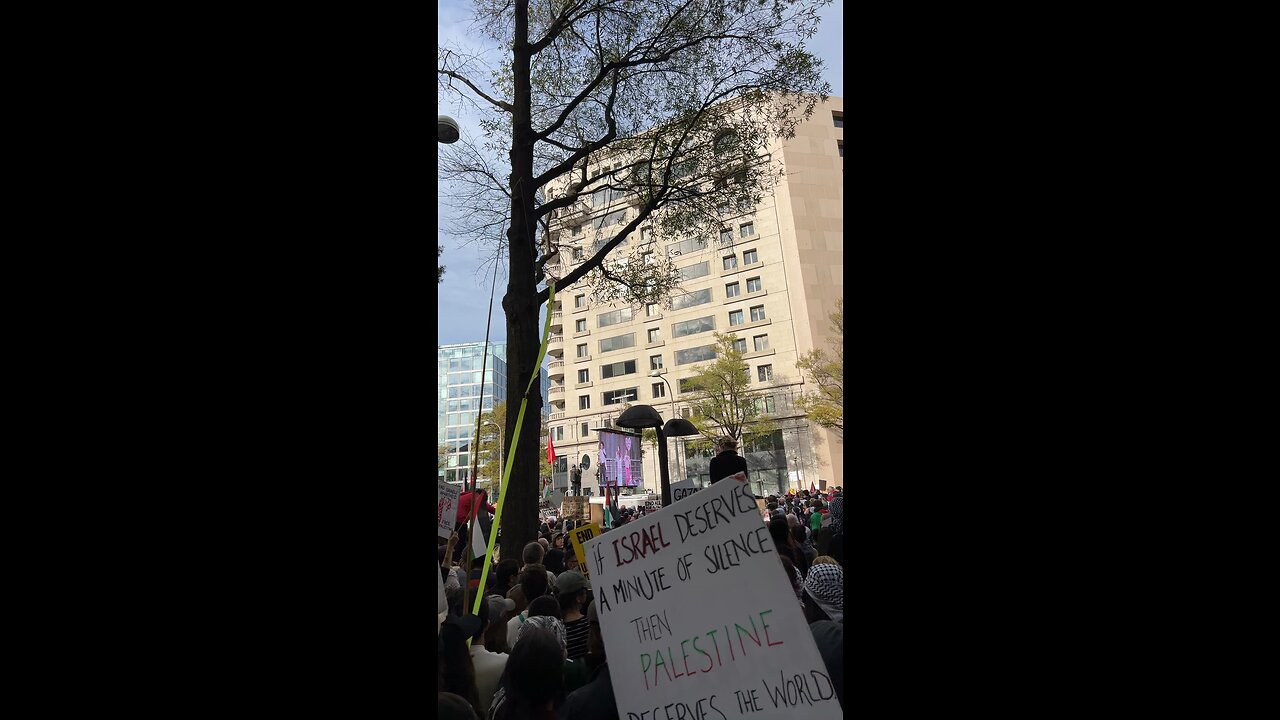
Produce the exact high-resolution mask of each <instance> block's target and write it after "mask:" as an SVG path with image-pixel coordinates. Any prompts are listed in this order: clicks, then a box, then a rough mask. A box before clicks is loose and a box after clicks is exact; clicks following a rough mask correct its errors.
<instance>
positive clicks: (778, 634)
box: [584, 482, 843, 720]
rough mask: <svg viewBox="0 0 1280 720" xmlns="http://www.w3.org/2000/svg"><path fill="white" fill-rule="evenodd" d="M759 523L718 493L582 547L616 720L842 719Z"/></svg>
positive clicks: (718, 489) (736, 487)
mask: <svg viewBox="0 0 1280 720" xmlns="http://www.w3.org/2000/svg"><path fill="white" fill-rule="evenodd" d="M759 518H760V515H759V511H758V509H757V507H756V502H755V496H754V495H753V494H752V493H751V489H750V487H749V486H748V485H747V484H746V483H745V482H718V483H715V484H713V485H711V486H710V487H708V488H706V489H705V490H702V491H699V492H697V493H694V494H692V495H689V496H688V497H686V498H685V499H684V500H681V501H680V502H677V503H673V504H672V505H670V506H668V507H666V508H664V509H662V510H660V511H658V512H656V513H650V514H648V515H645V516H644V517H642V518H639V519H637V520H634V521H632V522H630V523H627V524H626V525H624V526H622V527H621V528H619V529H617V530H613V531H610V532H607V533H605V534H603V535H597V536H596V537H594V538H592V539H591V540H588V541H587V542H586V546H585V548H584V549H585V552H586V562H585V563H584V565H585V566H588V567H590V569H591V574H592V580H591V582H592V587H594V588H595V592H594V594H595V598H596V603H597V607H596V610H597V612H598V613H599V615H600V630H601V633H602V634H603V636H604V641H605V645H606V647H607V648H608V651H609V668H610V679H611V681H612V683H613V691H614V697H615V698H616V700H617V704H618V717H619V718H620V719H621V720H666V718H669V717H670V718H677V717H680V718H717V719H719V718H725V719H728V718H738V717H745V716H750V717H753V718H797V719H798V718H803V719H804V720H821V719H823V718H840V717H843V713H842V711H841V709H840V704H839V701H838V700H836V696H835V690H834V687H833V685H832V683H831V678H830V677H829V676H828V675H827V671H826V666H825V665H824V664H823V662H822V657H821V656H820V655H819V654H818V649H817V646H816V645H815V644H814V641H813V634H812V633H811V632H810V630H809V625H808V623H807V622H805V618H804V613H803V612H802V611H801V608H800V603H799V602H798V601H797V600H796V596H795V592H794V591H793V590H792V589H791V585H790V583H788V582H787V578H786V574H785V573H784V571H783V569H782V561H781V560H779V559H778V553H777V550H776V548H775V546H774V544H773V539H772V538H771V537H770V536H769V530H768V528H767V527H766V526H764V525H762V524H761V523H760V519H759Z"/></svg>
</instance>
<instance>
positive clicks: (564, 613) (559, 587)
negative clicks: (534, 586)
mask: <svg viewBox="0 0 1280 720" xmlns="http://www.w3.org/2000/svg"><path fill="white" fill-rule="evenodd" d="M555 587H556V600H557V601H558V602H559V603H560V617H561V620H562V621H563V622H564V630H565V649H566V650H567V651H568V658H569V659H570V660H577V659H578V658H581V657H586V654H587V636H588V634H589V633H590V630H591V626H590V624H589V622H588V620H587V616H586V615H585V614H583V612H582V611H583V608H584V606H585V605H586V602H587V589H588V585H587V578H586V576H585V575H583V574H582V573H581V572H579V571H577V570H568V571H565V572H562V573H560V575H559V576H558V577H557V578H556V586H555Z"/></svg>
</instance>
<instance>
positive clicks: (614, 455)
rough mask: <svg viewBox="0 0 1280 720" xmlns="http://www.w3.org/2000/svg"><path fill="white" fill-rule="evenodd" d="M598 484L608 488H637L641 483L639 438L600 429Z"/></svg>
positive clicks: (641, 465)
mask: <svg viewBox="0 0 1280 720" xmlns="http://www.w3.org/2000/svg"><path fill="white" fill-rule="evenodd" d="M599 435H600V464H599V468H600V484H601V485H602V486H603V485H608V486H609V487H637V486H639V485H640V483H641V480H642V478H641V473H642V468H643V463H641V461H640V438H639V437H636V436H635V435H629V434H627V433H620V432H611V431H609V430H605V429H601V430H600V431H599Z"/></svg>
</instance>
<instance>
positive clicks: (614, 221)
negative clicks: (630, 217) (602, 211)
mask: <svg viewBox="0 0 1280 720" xmlns="http://www.w3.org/2000/svg"><path fill="white" fill-rule="evenodd" d="M626 216H627V211H626V210H615V211H613V212H611V213H609V214H608V215H601V216H600V217H598V218H595V219H594V220H592V221H591V225H592V227H594V228H595V229H596V230H599V229H600V228H602V227H608V226H610V225H621V224H623V223H624V222H626Z"/></svg>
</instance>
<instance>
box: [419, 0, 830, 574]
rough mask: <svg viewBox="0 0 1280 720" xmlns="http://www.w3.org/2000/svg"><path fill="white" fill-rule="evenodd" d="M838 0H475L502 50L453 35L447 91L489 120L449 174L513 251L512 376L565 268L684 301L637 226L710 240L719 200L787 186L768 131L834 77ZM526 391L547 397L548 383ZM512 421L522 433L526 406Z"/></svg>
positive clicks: (533, 520)
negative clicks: (830, 39)
mask: <svg viewBox="0 0 1280 720" xmlns="http://www.w3.org/2000/svg"><path fill="white" fill-rule="evenodd" d="M829 2H830V0H770V1H769V2H764V1H763V0H534V1H532V2H531V1H530V0H475V16H474V26H473V27H474V30H475V32H476V34H483V35H487V36H488V38H489V39H491V40H492V41H494V42H495V43H496V44H497V45H498V46H499V47H501V48H503V52H504V54H505V58H504V60H503V61H502V63H501V65H500V66H499V67H497V68H494V69H490V68H488V67H486V65H485V64H484V60H483V58H481V57H478V56H475V55H473V54H467V53H465V52H462V51H460V50H459V49H457V48H440V50H439V52H438V59H437V65H438V67H437V79H438V87H439V90H440V94H441V96H442V97H445V98H450V99H454V100H457V101H458V102H466V103H470V104H471V105H473V106H474V107H476V108H479V109H480V111H481V112H482V113H483V114H484V117H483V118H482V119H481V121H480V127H481V128H482V131H483V132H484V137H483V138H476V139H474V141H473V140H472V139H470V138H465V137H464V138H463V139H462V141H460V142H457V143H454V144H452V145H449V146H447V147H445V148H442V151H441V153H440V163H441V165H440V172H439V178H440V180H441V186H442V188H444V190H443V192H444V193H445V194H446V196H447V201H448V202H449V203H450V204H451V205H452V206H453V207H454V208H455V209H456V210H458V211H459V212H458V214H457V217H456V218H455V220H454V221H452V222H451V223H450V224H449V227H450V229H451V230H452V231H453V232H455V233H456V234H457V235H458V236H459V237H463V238H469V240H470V241H479V242H494V245H493V248H494V250H495V252H493V253H492V254H491V255H490V257H491V258H492V260H491V261H492V262H497V263H505V268H506V271H507V272H506V276H507V288H506V294H505V295H504V297H503V300H502V307H503V310H504V312H505V315H506V320H507V368H508V378H507V387H508V388H509V389H510V390H512V391H514V392H522V391H523V389H524V388H525V387H526V386H528V384H529V380H530V378H531V377H533V376H534V373H536V372H537V368H536V367H535V359H536V356H537V352H538V347H539V344H540V337H539V333H540V330H541V325H540V324H539V322H538V318H539V311H540V308H541V305H542V304H543V303H545V302H546V301H547V299H548V295H549V291H550V287H549V285H550V283H553V282H554V284H555V287H556V288H557V289H558V290H564V289H566V288H568V287H569V286H570V285H572V284H574V283H577V282H578V281H583V282H584V284H586V285H588V286H589V287H590V288H591V289H592V293H593V296H594V299H595V301H596V302H598V303H599V302H625V303H631V304H633V305H638V304H641V303H653V304H658V303H669V302H670V298H671V296H672V294H673V293H674V292H676V291H677V290H678V287H679V281H680V277H681V276H680V274H679V272H678V271H677V270H676V268H675V265H674V262H673V260H672V258H671V257H669V256H668V254H667V253H663V252H657V253H653V254H651V255H645V254H644V253H645V252H646V251H645V250H644V249H643V248H641V247H638V246H634V245H633V246H632V249H631V250H629V251H628V250H620V248H622V246H623V244H624V243H626V242H627V241H628V239H629V238H631V237H632V236H633V235H635V234H638V229H639V228H640V227H641V225H642V224H644V225H645V226H646V227H650V228H652V235H651V240H652V241H658V240H664V239H665V240H666V241H668V242H670V241H683V240H689V241H690V242H691V243H692V244H691V245H690V247H689V250H690V251H696V250H697V249H699V248H708V247H711V244H710V243H709V242H706V238H714V237H715V235H714V233H715V232H716V230H717V228H718V226H719V222H720V216H721V215H720V213H721V212H724V211H725V210H726V209H727V208H729V207H732V206H737V207H742V206H749V205H753V204H756V203H758V202H760V200H761V198H762V197H763V196H764V194H765V193H767V192H770V191H771V190H772V188H773V186H774V185H775V184H776V183H777V180H778V178H779V177H780V175H781V173H782V166H781V163H780V161H779V159H778V158H776V157H773V156H771V154H770V151H769V148H770V147H772V144H771V143H772V142H773V140H775V139H785V138H789V137H792V136H793V135H794V132H795V127H796V124H797V123H799V122H800V121H802V120H803V119H805V118H806V117H808V116H809V115H810V114H811V113H812V112H813V109H814V107H815V106H816V104H817V103H818V102H819V101H820V100H821V99H825V97H826V94H827V92H828V91H829V90H830V86H829V85H828V84H827V83H825V82H824V81H822V79H821V62H820V61H819V60H817V59H816V58H815V57H814V56H813V55H812V54H810V53H809V52H808V51H807V50H806V45H805V43H806V42H807V41H808V40H809V39H810V38H812V37H813V35H814V33H815V32H816V31H817V26H818V9H819V8H820V7H822V6H824V5H826V4H828V3H829ZM611 204H616V205H617V206H618V211H613V212H605V209H606V208H607V207H608V206H610V205H611ZM584 212H585V213H589V214H591V215H594V217H592V218H590V220H589V222H586V223H584V224H583V225H582V226H580V227H585V228H586V231H585V232H584V233H583V235H584V236H585V237H582V238H578V239H577V240H578V241H577V242H576V243H575V250H576V251H577V252H581V253H582V255H581V257H580V258H579V257H576V256H575V257H563V258H562V257H561V252H560V250H561V246H562V244H565V243H567V242H568V240H569V237H568V233H567V232H566V231H564V227H565V223H566V222H567V221H569V220H572V219H575V218H577V217H580V216H583V214H584ZM641 240H643V238H641ZM495 241H496V242H495ZM664 247H665V244H664ZM651 249H652V248H651ZM681 252H685V251H684V250H682V251H681ZM565 255H566V256H567V255H568V252H567V246H566V253H565ZM575 255H576V252H575ZM557 259H558V260H559V262H552V261H553V260H557ZM570 261H572V262H573V263H579V262H580V264H577V265H576V267H573V268H572V269H571V270H569V269H568V268H569V266H570ZM549 265H550V266H552V267H555V266H559V267H560V268H565V270H560V271H558V272H557V271H555V270H553V269H552V267H549ZM528 400H529V406H530V408H534V409H536V408H537V407H539V406H540V405H541V402H542V397H541V392H540V390H539V388H538V387H537V385H536V384H535V385H534V387H533V389H532V390H531V391H530V393H529V398H528ZM533 417H536V416H533ZM507 424H508V428H509V430H508V435H510V434H511V431H512V430H514V425H515V413H510V414H509V415H508V418H507ZM540 450H541V448H540V447H539V440H538V433H534V432H527V431H525V432H522V433H521V436H520V439H519V441H518V447H517V450H516V458H517V460H516V462H515V463H514V468H513V470H512V473H511V487H510V488H509V490H508V496H507V505H506V506H505V508H504V517H503V519H502V522H503V524H504V526H505V527H506V528H507V529H508V532H504V533H503V538H504V539H503V542H504V545H503V547H502V551H503V553H504V554H505V555H508V556H515V555H518V553H519V551H520V545H521V543H523V542H525V541H527V540H528V539H529V538H531V537H533V536H534V534H535V530H536V527H537V505H538V490H539V488H538V482H537V471H536V470H535V469H534V468H535V467H537V462H536V460H537V458H538V455H539V452H540ZM543 464H545V462H544V463H543Z"/></svg>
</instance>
